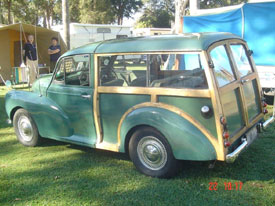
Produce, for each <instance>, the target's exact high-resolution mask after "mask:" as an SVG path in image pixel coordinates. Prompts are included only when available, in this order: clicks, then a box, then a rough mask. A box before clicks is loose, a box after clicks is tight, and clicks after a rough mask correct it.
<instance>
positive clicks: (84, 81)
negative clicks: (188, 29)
mask: <svg viewBox="0 0 275 206" xmlns="http://www.w3.org/2000/svg"><path fill="white" fill-rule="evenodd" d="M251 55H252V52H251V51H250V50H249V49H248V47H247V44H246V42H245V41H244V40H242V39H241V38H240V37H238V36H235V35H233V34H230V33H194V34H182V35H167V36H166V35H165V36H154V37H137V38H127V39H117V40H109V41H104V42H98V43H92V44H89V45H86V46H83V47H79V48H77V49H74V50H71V51H68V52H67V53H65V54H64V55H63V56H62V57H60V59H59V60H58V63H57V65H56V68H55V71H54V73H53V74H51V75H46V76H43V77H40V78H39V79H38V80H37V81H36V82H35V83H34V84H33V85H32V90H31V91H29V92H27V91H18V90H17V91H15V90H12V91H10V92H9V93H8V94H7V95H6V111H7V114H8V116H9V118H10V120H12V122H13V125H14V128H15V132H16V135H17V138H18V140H19V141H20V142H21V143H22V144H23V145H25V146H36V145H37V144H38V143H39V140H40V139H41V138H42V137H44V138H50V139H55V140H59V141H64V142H69V143H75V144H78V145H84V146H87V147H91V148H99V149H105V150H110V151H115V152H125V153H128V154H129V155H130V158H131V160H132V161H133V163H134V165H135V166H136V168H137V169H138V170H139V171H140V172H142V173H144V174H146V175H149V176H154V177H171V176H173V175H175V174H176V172H177V171H178V169H177V168H178V167H177V163H178V160H192V161H211V160H219V161H227V162H233V161H234V160H235V159H236V157H237V156H238V155H239V154H240V152H241V151H243V150H244V149H245V148H246V147H247V146H248V145H249V144H250V143H251V142H252V141H253V140H254V139H255V138H256V137H257V132H258V130H259V129H260V128H261V127H262V125H263V124H262V119H263V115H264V113H265V112H266V108H265V107H266V104H265V103H264V102H263V100H262V94H261V92H260V91H261V88H260V85H259V79H258V75H257V71H256V68H255V64H254V62H253V59H252V56H251Z"/></svg>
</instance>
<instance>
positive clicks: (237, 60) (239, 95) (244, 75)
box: [209, 40, 261, 138]
mask: <svg viewBox="0 0 275 206" xmlns="http://www.w3.org/2000/svg"><path fill="white" fill-rule="evenodd" d="M209 53H210V58H211V60H212V63H213V72H214V76H215V77H216V84H217V86H218V87H219V95H220V99H221V103H222V109H223V114H224V116H225V117H226V119H227V125H228V131H229V134H230V137H231V138H233V137H234V136H235V137H237V136H238V135H237V136H236V134H238V133H242V132H243V131H245V130H246V129H247V128H250V127H251V126H252V125H253V124H255V123H256V122H255V121H257V120H258V119H259V114H260V113H261V101H260V93H259V88H258V79H257V74H256V72H255V71H254V70H253V67H252V59H251V58H250V56H249V55H248V50H247V48H246V45H245V44H244V43H243V42H242V41H236V40H232V41H226V42H224V43H218V44H217V45H214V46H212V47H211V48H210V52H209Z"/></svg>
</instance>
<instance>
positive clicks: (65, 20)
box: [62, 0, 70, 50]
mask: <svg viewBox="0 0 275 206" xmlns="http://www.w3.org/2000/svg"><path fill="white" fill-rule="evenodd" d="M62 21H63V28H64V29H63V30H64V41H65V44H66V45H67V49H68V50H69V49H70V19H69V3H68V0H62Z"/></svg>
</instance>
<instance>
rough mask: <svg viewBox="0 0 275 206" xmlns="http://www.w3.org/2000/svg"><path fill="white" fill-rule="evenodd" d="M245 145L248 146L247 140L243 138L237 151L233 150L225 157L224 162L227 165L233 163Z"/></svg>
mask: <svg viewBox="0 0 275 206" xmlns="http://www.w3.org/2000/svg"><path fill="white" fill-rule="evenodd" d="M247 145H248V142H247V140H246V139H245V138H243V139H242V144H241V145H240V146H239V147H238V148H237V149H235V150H234V151H233V152H232V153H230V154H228V155H226V162H227V163H232V162H234V161H235V160H236V159H237V157H238V156H239V154H240V153H241V152H242V151H243V150H244V149H245V148H246V146H247Z"/></svg>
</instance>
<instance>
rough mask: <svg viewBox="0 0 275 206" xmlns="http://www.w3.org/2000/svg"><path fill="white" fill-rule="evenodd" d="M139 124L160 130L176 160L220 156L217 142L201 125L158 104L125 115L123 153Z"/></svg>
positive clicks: (121, 131)
mask: <svg viewBox="0 0 275 206" xmlns="http://www.w3.org/2000/svg"><path fill="white" fill-rule="evenodd" d="M138 125H148V126H151V127H154V128H155V129H157V130H159V131H160V132H161V133H162V134H163V135H164V136H165V137H166V139H167V140H168V142H169V144H170V146H171V147H172V150H173V154H174V156H175V158H176V159H182V160H215V159H216V151H215V149H214V147H213V145H212V144H211V143H210V141H209V140H208V139H207V137H206V136H205V135H204V134H203V133H202V132H201V131H200V130H199V129H198V128H197V127H195V126H194V125H193V124H192V123H190V122H189V121H188V120H186V119H185V118H183V117H182V116H180V115H178V114H176V113H174V112H172V111H169V110H167V109H163V108H157V107H142V108H139V109H136V110H134V111H132V112H130V113H129V114H128V115H127V116H126V117H125V119H124V120H123V122H122V125H121V129H120V138H121V141H120V142H121V145H120V148H119V150H120V151H121V152H124V150H125V149H124V148H125V139H126V136H127V133H128V132H129V131H130V130H131V129H132V128H134V127H136V126H138Z"/></svg>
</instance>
